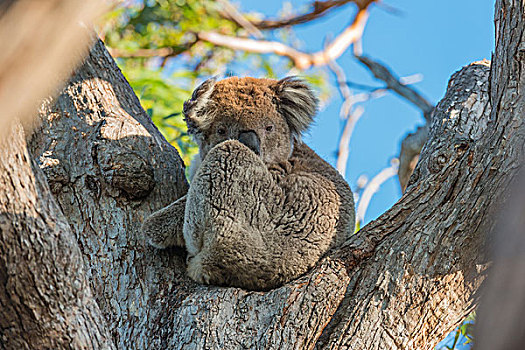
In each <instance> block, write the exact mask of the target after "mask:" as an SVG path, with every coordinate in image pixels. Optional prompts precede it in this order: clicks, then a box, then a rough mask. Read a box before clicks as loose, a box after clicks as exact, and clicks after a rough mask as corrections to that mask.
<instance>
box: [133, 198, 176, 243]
mask: <svg viewBox="0 0 525 350" xmlns="http://www.w3.org/2000/svg"><path fill="white" fill-rule="evenodd" d="M185 209H186V196H183V197H181V198H179V199H178V200H176V201H175V202H173V203H171V204H170V205H168V206H167V207H165V208H162V209H160V210H159V211H156V212H155V213H153V214H151V215H150V216H149V217H148V218H146V220H145V221H144V223H143V224H142V232H144V235H145V236H146V240H147V242H148V243H149V244H151V245H152V246H154V247H155V248H159V249H164V248H168V247H173V246H175V247H184V236H183V234H182V228H183V225H184V211H185Z"/></svg>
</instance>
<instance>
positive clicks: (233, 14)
mask: <svg viewBox="0 0 525 350" xmlns="http://www.w3.org/2000/svg"><path fill="white" fill-rule="evenodd" d="M217 2H218V3H219V4H221V5H222V6H221V8H220V9H219V13H220V14H221V16H223V17H224V18H227V19H229V20H231V21H233V22H235V23H236V24H237V25H239V26H240V27H242V28H244V29H246V31H247V32H248V33H250V34H251V35H252V36H254V37H255V38H257V39H262V38H264V35H263V34H262V33H261V31H260V30H259V29H258V28H257V27H256V26H255V25H254V24H253V23H252V22H250V21H249V20H248V19H246V17H244V15H243V14H242V13H240V12H239V10H237V8H236V7H235V6H233V5H232V4H231V3H230V2H229V1H228V0H217Z"/></svg>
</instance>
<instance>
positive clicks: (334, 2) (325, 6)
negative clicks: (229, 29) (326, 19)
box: [252, 0, 370, 29]
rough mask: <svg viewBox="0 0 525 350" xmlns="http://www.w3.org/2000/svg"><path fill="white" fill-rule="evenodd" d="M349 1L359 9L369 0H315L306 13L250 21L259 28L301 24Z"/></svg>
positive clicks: (366, 4)
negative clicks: (278, 18)
mask: <svg viewBox="0 0 525 350" xmlns="http://www.w3.org/2000/svg"><path fill="white" fill-rule="evenodd" d="M350 2H353V3H356V4H357V6H358V7H359V8H361V9H362V8H365V7H366V6H368V4H369V3H370V1H359V0H329V1H315V2H314V3H313V4H312V5H313V6H312V7H313V9H312V11H310V12H308V13H305V14H302V15H298V16H294V17H290V18H286V19H280V20H261V21H252V23H253V25H254V26H256V27H257V28H259V29H276V28H282V27H288V26H293V25H296V24H302V23H306V22H310V21H313V20H316V19H318V18H320V17H322V16H324V15H325V14H326V13H328V11H329V10H331V9H335V8H337V7H341V6H343V5H346V4H348V3H350Z"/></svg>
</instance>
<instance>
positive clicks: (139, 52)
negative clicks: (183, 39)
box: [108, 37, 198, 58]
mask: <svg viewBox="0 0 525 350" xmlns="http://www.w3.org/2000/svg"><path fill="white" fill-rule="evenodd" d="M197 42H198V39H197V37H195V38H194V39H193V40H191V41H189V42H187V43H184V44H182V45H179V46H175V47H161V48H158V49H136V50H133V51H128V50H123V49H118V48H114V47H113V48H108V51H109V53H110V54H111V56H113V57H144V58H148V57H164V58H170V57H174V56H177V55H180V54H182V53H184V52H186V51H188V50H189V49H191V48H192V47H193V45H195V44H196V43H197Z"/></svg>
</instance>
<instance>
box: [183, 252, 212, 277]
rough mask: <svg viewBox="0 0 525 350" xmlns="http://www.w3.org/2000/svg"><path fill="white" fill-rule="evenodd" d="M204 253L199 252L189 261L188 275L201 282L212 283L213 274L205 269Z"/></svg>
mask: <svg viewBox="0 0 525 350" xmlns="http://www.w3.org/2000/svg"><path fill="white" fill-rule="evenodd" d="M202 260H203V259H202V254H197V255H196V256H194V257H193V258H191V259H190V260H189V261H188V269H187V271H188V276H190V278H191V279H192V280H194V281H195V282H197V283H200V284H210V283H211V276H210V275H209V274H208V273H207V271H206V270H205V269H204V266H203V261H202Z"/></svg>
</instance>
